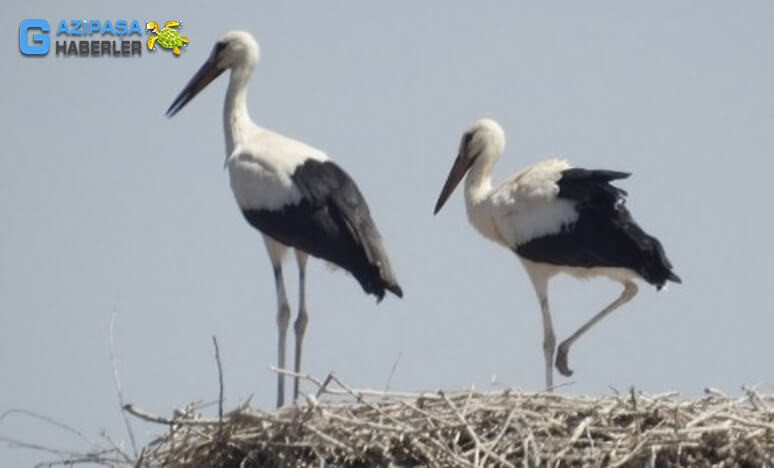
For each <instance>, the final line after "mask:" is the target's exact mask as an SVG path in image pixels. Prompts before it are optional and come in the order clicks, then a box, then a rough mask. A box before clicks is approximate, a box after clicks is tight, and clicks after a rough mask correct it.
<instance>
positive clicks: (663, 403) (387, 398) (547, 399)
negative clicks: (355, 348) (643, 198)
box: [126, 375, 774, 468]
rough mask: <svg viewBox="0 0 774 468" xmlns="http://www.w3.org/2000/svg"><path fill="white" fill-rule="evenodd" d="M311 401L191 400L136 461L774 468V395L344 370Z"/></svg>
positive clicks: (139, 412) (138, 463)
mask: <svg viewBox="0 0 774 468" xmlns="http://www.w3.org/2000/svg"><path fill="white" fill-rule="evenodd" d="M303 377H304V378H305V379H306V380H308V381H310V382H313V383H314V384H315V385H317V387H318V389H319V391H318V392H317V395H315V396H311V395H310V396H307V397H306V402H305V404H302V405H300V406H298V407H290V408H284V409H282V410H278V411H262V410H259V409H255V408H250V407H249V406H248V405H247V404H245V405H243V406H240V407H239V408H237V409H235V410H233V411H230V412H228V413H226V414H223V415H222V419H221V418H217V419H205V418H203V417H202V416H201V415H200V414H198V412H197V411H196V410H193V409H191V408H189V409H187V410H179V411H178V412H177V413H176V415H175V416H174V417H173V418H172V419H165V418H161V417H158V416H153V415H149V414H147V413H145V412H144V411H142V410H139V409H138V408H136V407H132V406H130V405H128V406H127V407H126V410H127V411H129V412H130V413H132V414H134V415H135V416H138V417H141V418H143V419H146V420H150V421H153V422H156V423H160V424H166V425H168V426H169V429H168V431H167V432H166V433H165V434H164V435H162V436H160V437H158V438H157V439H156V440H154V441H153V442H151V443H150V444H149V445H148V446H146V447H145V448H144V449H143V450H142V453H141V455H140V458H139V460H137V461H136V462H135V465H136V466H139V467H146V466H147V467H157V466H165V467H190V466H197V467H342V468H344V467H373V466H377V467H499V466H504V467H542V466H551V467H559V466H584V467H585V466H601V467H619V466H624V467H630V466H631V467H642V466H651V467H662V466H663V467H671V466H691V467H702V466H723V467H734V466H738V467H761V466H774V409H773V408H772V406H771V405H772V402H773V401H774V396H768V395H761V394H759V393H757V392H756V391H754V390H749V389H747V390H745V396H744V397H741V398H730V397H728V396H726V395H725V394H723V393H721V392H719V391H717V390H711V389H708V390H707V391H706V394H705V395H704V396H703V397H702V398H699V399H693V400H683V399H677V398H676V396H677V394H676V393H675V392H670V393H665V394H660V395H645V394H642V393H637V392H635V391H634V390H632V391H631V392H629V393H627V394H613V395H610V396H604V397H579V396H570V395H562V394H558V393H554V394H551V393H527V392H520V391H515V390H504V391H497V392H478V391H474V390H470V391H460V392H453V393H452V392H448V393H447V392H443V391H438V392H432V393H421V394H410V393H398V392H378V391H371V390H356V389H352V388H350V387H349V386H347V385H346V384H344V383H343V382H341V381H340V380H339V379H338V378H337V377H336V376H334V375H329V376H328V378H327V379H326V380H325V381H324V382H322V381H320V380H318V379H315V378H312V377H309V376H303Z"/></svg>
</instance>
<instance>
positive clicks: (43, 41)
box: [19, 19, 50, 55]
mask: <svg viewBox="0 0 774 468" xmlns="http://www.w3.org/2000/svg"><path fill="white" fill-rule="evenodd" d="M30 29H40V30H41V31H43V32H44V33H46V34H37V33H33V34H32V43H29V42H27V31H28V30H30ZM49 42H50V39H49V37H48V21H46V20H44V19H26V20H22V22H21V24H19V50H21V52H22V54H24V55H46V54H47V53H48V48H49Z"/></svg>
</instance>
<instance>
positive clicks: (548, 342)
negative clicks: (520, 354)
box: [524, 262, 556, 392]
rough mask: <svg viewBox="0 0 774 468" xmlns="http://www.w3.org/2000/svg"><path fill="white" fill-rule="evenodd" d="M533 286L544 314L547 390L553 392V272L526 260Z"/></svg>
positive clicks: (525, 264)
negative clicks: (550, 304)
mask: <svg viewBox="0 0 774 468" xmlns="http://www.w3.org/2000/svg"><path fill="white" fill-rule="evenodd" d="M524 267H525V268H526V269H527V273H528V274H529V277H530V279H531V280H532V286H534V287H535V293H536V294H537V297H538V301H539V302H540V312H541V314H542V316H543V357H544V358H545V371H546V390H547V391H549V392H551V391H553V389H554V350H555V349H556V335H555V334H554V324H553V321H552V320H551V310H550V309H549V308H548V280H549V279H550V278H551V276H552V272H551V271H549V270H547V269H545V268H541V267H540V266H539V265H535V264H534V263H532V262H529V263H527V262H524Z"/></svg>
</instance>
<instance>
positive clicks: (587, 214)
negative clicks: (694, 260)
mask: <svg viewBox="0 0 774 468" xmlns="http://www.w3.org/2000/svg"><path fill="white" fill-rule="evenodd" d="M504 149H505V132H503V129H502V127H500V125H499V124H498V123H497V122H495V121H493V120H491V119H482V120H479V121H477V122H475V123H474V124H473V125H472V126H471V127H470V128H468V129H467V131H466V132H465V133H464V135H463V136H462V142H461V143H460V148H459V153H458V155H457V159H456V160H455V161H454V165H453V167H452V169H451V172H450V173H449V177H448V179H447V180H446V183H445V184H444V186H443V190H441V194H440V196H439V197H438V202H437V203H436V205H435V213H436V214H437V213H438V211H439V210H440V209H441V207H443V204H444V203H445V202H446V200H447V199H448V198H449V196H450V195H451V193H452V191H453V190H454V188H455V187H456V186H457V184H459V182H460V180H461V179H462V177H463V176H464V175H465V173H466V172H467V173H468V175H467V178H466V179H465V207H466V208H467V213H468V219H469V220H470V223H471V224H472V225H473V226H474V227H475V228H476V229H477V230H478V232H480V233H481V234H482V235H483V236H484V237H486V238H487V239H490V240H492V241H494V242H496V243H498V244H500V245H502V246H504V247H507V248H508V249H510V250H512V251H514V252H515V253H516V255H517V256H518V257H519V259H520V260H521V262H522V264H523V265H524V268H525V269H526V270H527V274H528V275H529V277H530V279H531V280H532V285H533V286H534V287H535V292H536V293H537V296H538V301H539V302H540V308H541V311H542V315H543V352H544V357H545V371H546V388H547V389H548V390H551V389H553V386H554V384H553V362H554V352H555V351H556V368H557V369H558V370H559V372H560V373H562V375H565V376H570V375H572V370H571V369H570V368H569V367H568V366H567V353H568V352H569V350H570V346H572V344H573V343H574V342H575V341H576V340H577V339H578V338H580V337H581V335H583V334H584V333H585V332H587V331H588V330H589V329H590V328H591V327H592V326H594V325H595V324H596V323H597V322H599V321H600V320H602V319H603V318H604V317H605V316H606V315H608V314H610V313H611V312H613V311H614V310H615V309H617V308H618V307H620V306H622V305H623V304H625V303H626V302H628V301H630V300H631V299H632V298H633V297H634V296H635V294H637V285H636V284H635V282H634V280H635V279H637V278H639V279H642V280H645V281H646V282H648V283H650V284H652V285H654V286H656V287H657V288H658V289H661V288H662V287H663V286H664V283H666V281H674V282H676V283H679V282H680V278H679V277H678V276H677V275H676V274H675V273H674V272H672V265H671V264H670V263H669V260H667V257H666V254H665V253H664V249H663V248H662V247H661V243H660V242H659V241H658V239H656V238H655V237H652V236H650V235H648V234H647V233H646V232H645V231H643V230H642V228H640V226H639V225H637V223H636V222H635V221H634V219H632V216H631V214H629V211H628V210H627V209H626V206H625V205H624V202H625V196H626V192H624V191H623V190H621V189H620V188H618V187H615V186H613V185H611V184H610V182H611V181H613V180H616V179H624V178H626V177H629V175H630V174H627V173H624V172H616V171H608V170H589V169H579V168H573V167H571V166H570V165H569V164H568V163H567V162H566V161H563V160H558V159H549V160H545V161H540V162H538V163H536V164H533V165H531V166H529V167H526V168H524V169H522V170H521V171H519V172H517V173H516V174H515V175H513V176H511V177H510V178H508V179H507V180H506V181H505V182H503V183H502V184H501V185H500V186H499V187H495V188H493V187H492V179H491V174H492V168H493V167H494V165H495V163H496V162H497V160H498V159H499V158H500V155H501V154H502V153H503V150H504ZM560 272H565V273H568V274H570V275H572V276H575V277H578V278H588V277H592V276H606V277H608V278H610V279H612V280H614V281H618V282H620V283H621V284H622V285H623V292H622V293H621V295H620V296H619V297H618V298H617V299H616V300H614V301H613V302H612V303H610V305H608V306H607V307H605V308H604V309H602V311H601V312H599V313H598V314H596V315H595V316H594V317H592V318H591V320H589V321H588V322H586V323H585V324H584V325H583V326H582V327H580V328H579V329H578V330H577V331H576V332H575V333H573V334H572V335H570V337H569V338H567V339H566V340H564V341H563V342H562V343H561V344H560V345H559V347H558V348H556V347H555V346H556V337H555V335H554V327H553V324H552V322H551V312H550V309H549V307H548V281H549V279H551V277H553V276H554V275H556V274H558V273H560Z"/></svg>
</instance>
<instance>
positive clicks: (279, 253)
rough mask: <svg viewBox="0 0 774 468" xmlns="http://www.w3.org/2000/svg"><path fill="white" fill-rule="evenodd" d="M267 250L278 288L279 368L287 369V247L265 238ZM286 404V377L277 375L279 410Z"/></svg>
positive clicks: (288, 312) (288, 320)
mask: <svg viewBox="0 0 774 468" xmlns="http://www.w3.org/2000/svg"><path fill="white" fill-rule="evenodd" d="M264 241H265V243H266V250H267V251H268V253H269V258H270V259H271V266H272V268H273V269H274V283H275V285H276V287H277V332H278V339H277V367H279V368H280V369H284V368H285V347H286V341H287V334H288V324H289V323H290V307H289V306H288V297H287V295H286V294H285V281H284V280H283V278H282V257H283V256H284V254H285V251H286V250H287V247H285V246H284V245H282V244H280V243H278V242H276V241H275V240H273V239H271V238H269V237H266V236H264ZM284 403H285V376H284V375H283V374H277V408H279V407H281V406H282V405H283V404H284Z"/></svg>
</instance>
